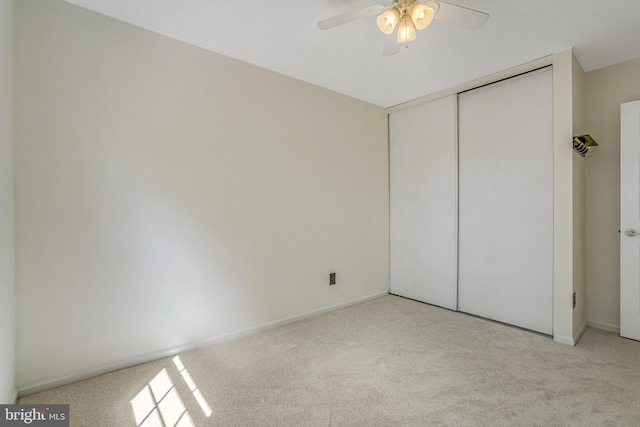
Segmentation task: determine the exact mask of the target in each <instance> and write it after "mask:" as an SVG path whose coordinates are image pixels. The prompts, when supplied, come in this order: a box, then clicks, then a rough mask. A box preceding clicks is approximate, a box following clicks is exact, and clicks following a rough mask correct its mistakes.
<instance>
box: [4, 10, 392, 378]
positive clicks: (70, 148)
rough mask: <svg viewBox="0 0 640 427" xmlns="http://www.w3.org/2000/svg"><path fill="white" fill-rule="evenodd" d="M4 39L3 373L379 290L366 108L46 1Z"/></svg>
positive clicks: (101, 355)
mask: <svg viewBox="0 0 640 427" xmlns="http://www.w3.org/2000/svg"><path fill="white" fill-rule="evenodd" d="M16 46H17V50H16V52H17V57H16V70H17V73H16V100H17V104H16V131H17V134H16V136H17V151H16V171H17V173H16V186H17V202H16V203H17V205H16V209H17V259H18V264H17V274H18V285H19V286H18V313H19V316H18V326H17V336H18V341H17V350H18V361H19V362H18V385H19V386H21V387H24V386H29V385H32V386H33V385H38V384H46V383H47V382H48V381H53V380H56V379H59V378H60V377H62V376H74V375H81V374H82V373H87V372H96V370H100V369H102V368H103V367H105V366H106V367H109V366H111V367H113V366H117V365H118V363H121V362H122V361H125V364H126V361H129V362H131V361H135V360H139V359H135V358H136V357H137V356H140V355H144V354H149V353H151V352H155V351H162V350H163V349H167V348H170V347H173V346H180V345H183V344H185V343H190V342H194V341H197V340H203V339H204V340H206V339H208V338H210V337H216V336H223V335H224V334H229V333H234V332H237V331H241V330H245V329H251V328H255V327H259V326H260V325H265V324H266V323H267V322H271V321H275V320H278V319H284V318H287V317H289V316H298V315H301V314H303V313H308V312H313V311H315V310H320V309H323V308H326V307H331V306H335V305H339V304H343V303H348V302H350V301H355V300H358V299H361V298H365V297H368V296H372V295H376V294H379V293H382V292H386V291H387V290H388V276H389V274H388V273H389V271H388V269H389V249H388V248H389V237H388V233H389V216H388V209H389V199H388V197H389V196H388V192H389V188H388V154H387V153H388V152H387V116H386V111H385V110H384V109H382V108H379V107H376V106H373V105H370V104H366V103H363V102H361V101H357V100H355V99H352V98H348V97H345V96H343V95H339V94H336V93H333V92H330V91H327V90H324V89H320V88H318V87H315V86H311V85H309V84H306V83H302V82H300V81H296V80H292V79H290V78H287V77H284V76H281V75H278V74H275V73H272V72H269V71H265V70H263V69H259V68H257V67H254V66H251V65H248V64H245V63H241V62H238V61H235V60H232V59H229V58H226V57H223V56H220V55H217V54H214V53H211V52H207V51H204V50H202V49H199V48H196V47H193V46H189V45H186V44H184V43H181V42H178V41H175V40H172V39H169V38H166V37H162V36H159V35H157V34H154V33H151V32H148V31H144V30H141V29H139V28H136V27H133V26H131V25H128V24H125V23H122V22H118V21H115V20H113V19H110V18H106V17H104V16H101V15H98V14H95V13H92V12H89V11H87V10H84V9H81V8H78V7H75V6H72V5H70V4H67V3H64V2H62V1H61V0H47V1H42V0H21V1H20V2H17V4H16ZM330 272H336V273H337V285H336V286H331V287H330V286H329V284H328V283H329V273H330ZM156 354H157V353H156ZM132 358H133V359H132Z"/></svg>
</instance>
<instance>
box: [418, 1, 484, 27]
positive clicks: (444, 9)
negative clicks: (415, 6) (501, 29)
mask: <svg viewBox="0 0 640 427" xmlns="http://www.w3.org/2000/svg"><path fill="white" fill-rule="evenodd" d="M434 3H435V4H437V5H439V8H435V7H434V10H435V11H436V15H435V19H438V20H440V21H442V22H446V23H449V24H454V25H458V26H460V27H463V28H467V29H469V30H477V29H478V28H480V27H482V25H483V24H484V23H485V22H487V19H489V14H488V13H484V12H480V11H477V10H473V9H468V8H466V7H462V6H456V5H455V4H451V3H445V2H443V1H429V2H427V3H426V4H428V5H431V4H434Z"/></svg>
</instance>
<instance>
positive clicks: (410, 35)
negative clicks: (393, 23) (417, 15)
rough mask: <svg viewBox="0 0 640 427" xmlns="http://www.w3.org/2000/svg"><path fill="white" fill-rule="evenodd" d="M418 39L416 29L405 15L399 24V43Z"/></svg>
mask: <svg viewBox="0 0 640 427" xmlns="http://www.w3.org/2000/svg"><path fill="white" fill-rule="evenodd" d="M415 39H416V29H415V27H414V26H413V22H411V19H409V17H407V16H403V17H402V20H401V21H400V25H399V26H398V43H409V42H410V41H413V40H415Z"/></svg>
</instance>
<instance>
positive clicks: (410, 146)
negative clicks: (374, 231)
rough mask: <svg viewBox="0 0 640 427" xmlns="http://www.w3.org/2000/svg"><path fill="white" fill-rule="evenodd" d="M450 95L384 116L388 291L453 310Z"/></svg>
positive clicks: (452, 100)
mask: <svg viewBox="0 0 640 427" xmlns="http://www.w3.org/2000/svg"><path fill="white" fill-rule="evenodd" d="M456 131H457V123H456V96H449V97H446V98H442V99H439V100H436V101H432V102H429V103H426V104H422V105H419V106H416V107H412V108H409V109H406V110H402V111H398V112H396V113H392V114H390V116H389V135H390V137H389V140H390V143H389V158H390V179H391V182H390V188H391V195H390V198H391V212H390V215H391V278H390V290H391V293H393V294H396V295H401V296H405V297H408V298H413V299H416V300H419V301H424V302H427V303H430V304H434V305H438V306H441V307H445V308H449V309H452V310H455V309H456V230H457V223H456V222H457V214H456V209H457V208H456V203H457V199H456V190H457V154H456Z"/></svg>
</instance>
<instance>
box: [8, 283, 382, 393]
mask: <svg viewBox="0 0 640 427" xmlns="http://www.w3.org/2000/svg"><path fill="white" fill-rule="evenodd" d="M388 294H389V291H384V292H378V293H375V294H372V295H368V296H366V297H362V298H356V299H354V300H350V301H347V302H343V303H340V304H334V305H330V306H327V307H323V308H320V309H317V310H311V311H307V312H305V313H301V314H297V315H294V316H289V317H284V318H281V319H277V320H274V321H271V322H265V323H261V324H258V325H256V326H254V327H251V328H247V329H242V330H239V331H234V332H228V333H225V334H221V335H217V336H214V337H210V338H204V339H201V340H197V341H192V342H189V343H186V344H181V345H177V346H175V347H169V348H165V349H163V350H158V351H154V352H151V353H147V354H142V355H140V356H136V357H132V358H130V359H125V360H121V361H119V362H115V363H112V364H109V365H106V366H103V367H101V368H96V369H90V370H88V371H84V372H79V373H76V374H72V375H67V376H64V377H60V378H53V379H48V380H44V381H39V382H35V383H31V384H26V385H24V386H21V387H18V390H17V396H27V395H29V394H34V393H39V392H41V391H45V390H49V389H52V388H55V387H60V386H63V385H67V384H71V383H75V382H78V381H82V380H86V379H89V378H93V377H97V376H98V375H103V374H107V373H109V372H115V371H118V370H120V369H125V368H130V367H132V366H136V365H140V364H142V363H147V362H153V361H154V360H158V359H162V358H165V357H169V356H173V355H175V354H179V353H183V352H185V351H189V350H194V349H197V348H202V347H207V346H209V345H211V344H214V343H222V342H227V341H232V340H235V339H238V338H242V337H245V336H248V335H253V334H256V333H258V332H260V331H263V330H265V329H270V328H275V327H276V326H280V325H284V324H287V323H291V322H295V321H298V320H302V319H306V318H309V317H313V316H317V315H320V314H324V313H328V312H330V311H334V310H338V309H340V308H344V307H348V306H350V305H355V304H359V303H361V302H365V301H369V300H372V299H375V298H379V297H381V296H384V295H388Z"/></svg>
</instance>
